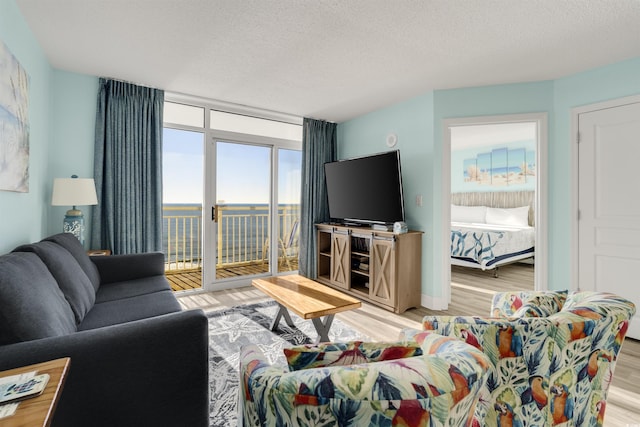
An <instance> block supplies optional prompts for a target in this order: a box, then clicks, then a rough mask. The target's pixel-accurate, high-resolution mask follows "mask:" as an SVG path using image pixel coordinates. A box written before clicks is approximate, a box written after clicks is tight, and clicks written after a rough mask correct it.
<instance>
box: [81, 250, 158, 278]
mask: <svg viewBox="0 0 640 427" xmlns="http://www.w3.org/2000/svg"><path fill="white" fill-rule="evenodd" d="M91 261H93V263H94V264H95V265H96V267H98V272H99V273H100V284H105V283H114V282H122V281H125V280H135V279H142V278H144V277H149V276H158V275H162V274H164V254H163V253H162V252H145V253H142V254H129V255H112V256H94V257H91Z"/></svg>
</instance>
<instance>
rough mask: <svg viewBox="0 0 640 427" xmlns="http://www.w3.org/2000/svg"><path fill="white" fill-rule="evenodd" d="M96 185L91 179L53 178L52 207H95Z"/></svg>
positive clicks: (96, 201)
mask: <svg viewBox="0 0 640 427" xmlns="http://www.w3.org/2000/svg"><path fill="white" fill-rule="evenodd" d="M97 204H98V196H97V195H96V184H95V182H94V180H93V178H55V179H54V180H53V193H52V195H51V205H52V206H88V205H97Z"/></svg>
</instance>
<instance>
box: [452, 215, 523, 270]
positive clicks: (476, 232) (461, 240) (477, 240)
mask: <svg viewBox="0 0 640 427" xmlns="http://www.w3.org/2000/svg"><path fill="white" fill-rule="evenodd" d="M534 246H535V228H533V227H514V226H507V225H491V224H469V223H460V222H452V223H451V256H453V257H459V258H465V259H470V260H473V261H476V262H477V263H478V264H480V265H482V266H486V265H487V263H489V262H491V261H492V260H493V259H495V258H496V257H498V256H502V255H507V254H511V253H517V252H521V251H524V250H527V249H530V248H532V247H534Z"/></svg>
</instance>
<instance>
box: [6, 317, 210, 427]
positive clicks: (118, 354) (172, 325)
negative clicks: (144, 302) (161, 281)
mask: <svg viewBox="0 0 640 427" xmlns="http://www.w3.org/2000/svg"><path fill="white" fill-rule="evenodd" d="M208 348H209V347H208V323H207V318H206V316H205V315H204V314H203V312H202V311H200V310H191V311H182V312H178V313H171V314H166V315H162V316H157V317H153V318H149V319H144V320H139V321H134V322H129V323H125V324H120V325H113V326H109V327H105V328H98V329H93V330H89V331H82V332H77V333H74V334H70V335H65V336H59V337H51V338H45V339H40V340H34V341H26V342H21V343H17V344H11V345H7V346H2V347H0V370H5V369H10V368H14V367H17V366H24V365H29V364H32V363H38V362H43V361H46V360H51V359H57V358H60V357H70V358H71V364H70V369H69V375H68V378H67V381H66V383H65V386H64V389H63V391H62V395H61V398H60V401H59V403H58V407H57V410H56V413H55V416H54V420H53V425H54V426H87V425H91V426H115V425H189V426H205V425H208V422H209V411H208V408H209V393H208V390H209V384H208V383H209V381H208Z"/></svg>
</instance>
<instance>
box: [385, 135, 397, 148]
mask: <svg viewBox="0 0 640 427" xmlns="http://www.w3.org/2000/svg"><path fill="white" fill-rule="evenodd" d="M397 143H398V135H396V134H395V133H390V134H389V135H387V147H389V148H391V147H395V145H396V144H397Z"/></svg>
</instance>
